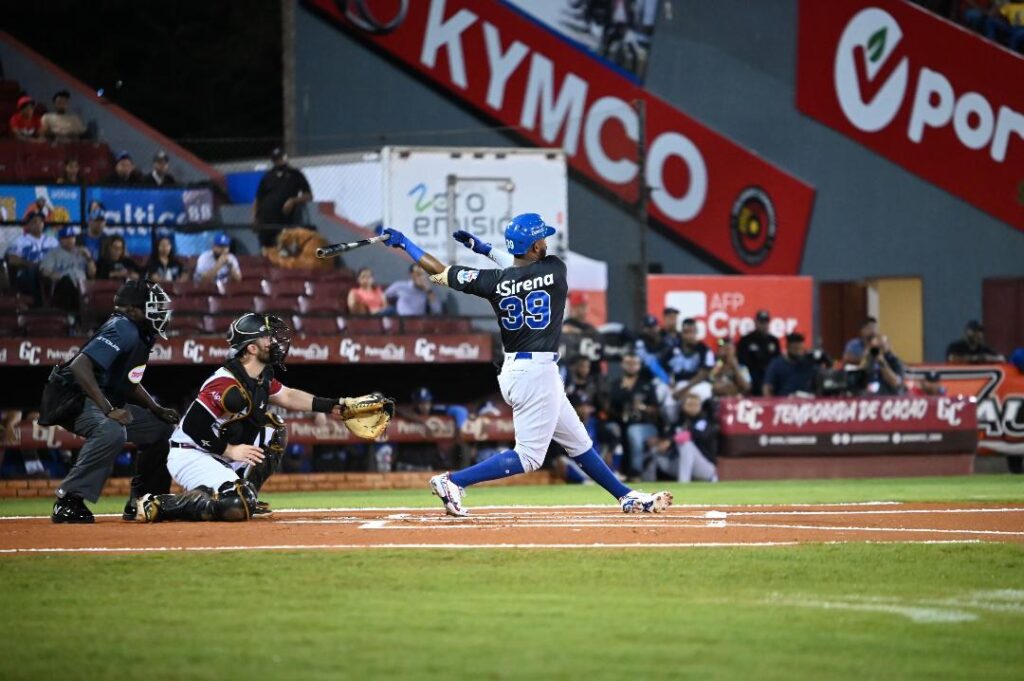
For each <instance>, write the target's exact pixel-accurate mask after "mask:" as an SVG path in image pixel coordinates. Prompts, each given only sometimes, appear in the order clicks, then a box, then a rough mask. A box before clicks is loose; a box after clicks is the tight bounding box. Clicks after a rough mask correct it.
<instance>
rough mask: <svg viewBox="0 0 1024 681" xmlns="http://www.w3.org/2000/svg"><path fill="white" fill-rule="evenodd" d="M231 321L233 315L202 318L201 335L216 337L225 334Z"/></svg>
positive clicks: (233, 318)
mask: <svg viewBox="0 0 1024 681" xmlns="http://www.w3.org/2000/svg"><path fill="white" fill-rule="evenodd" d="M233 321H235V316H234V315H206V316H205V317H203V333H208V334H212V335H218V336H220V335H223V334H226V333H227V332H228V329H229V328H231V322H233Z"/></svg>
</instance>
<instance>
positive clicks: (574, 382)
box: [565, 355, 606, 442]
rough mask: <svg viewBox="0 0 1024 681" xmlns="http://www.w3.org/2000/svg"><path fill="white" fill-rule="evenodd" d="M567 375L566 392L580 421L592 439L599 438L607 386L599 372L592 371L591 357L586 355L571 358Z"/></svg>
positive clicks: (596, 439)
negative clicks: (600, 418) (599, 426)
mask: <svg viewBox="0 0 1024 681" xmlns="http://www.w3.org/2000/svg"><path fill="white" fill-rule="evenodd" d="M567 364H568V371H567V372H566V375H565V394H566V396H567V397H568V398H569V402H570V404H572V405H573V407H574V408H575V409H576V413H577V414H579V417H580V421H581V422H582V423H583V425H584V426H585V427H586V429H587V432H588V433H590V439H591V440H593V441H594V442H597V441H598V439H602V440H604V439H606V438H599V437H598V421H599V419H598V412H600V411H601V410H602V409H604V402H605V398H606V394H605V393H606V388H605V385H604V381H603V379H602V377H601V375H600V374H599V373H596V372H594V371H592V366H591V362H590V359H589V358H588V357H587V356H585V355H575V356H573V357H570V358H569V361H568V362H567Z"/></svg>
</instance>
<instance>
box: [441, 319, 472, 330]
mask: <svg viewBox="0 0 1024 681" xmlns="http://www.w3.org/2000/svg"><path fill="white" fill-rule="evenodd" d="M433 324H434V333H471V332H472V331H473V322H472V321H471V320H469V319H464V318H459V317H435V318H434V319H433Z"/></svg>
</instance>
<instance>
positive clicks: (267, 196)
mask: <svg viewBox="0 0 1024 681" xmlns="http://www.w3.org/2000/svg"><path fill="white" fill-rule="evenodd" d="M270 159H271V161H272V162H273V164H274V166H273V167H272V168H271V169H270V170H268V171H267V172H266V174H265V175H264V176H263V177H262V178H261V179H260V184H259V187H258V188H257V189H256V200H255V201H254V202H253V204H252V221H253V224H254V228H255V229H257V231H258V236H259V240H260V246H262V247H263V248H264V249H267V248H274V246H275V245H276V243H277V235H278V234H280V233H281V229H283V228H284V227H286V226H295V225H298V224H299V223H300V219H301V209H302V207H303V206H304V205H305V204H307V203H309V202H310V201H311V200H312V199H313V192H312V190H311V189H310V188H309V181H308V180H307V179H306V176H305V175H303V174H302V171H301V170H299V169H298V168H294V167H292V166H290V165H288V154H286V153H284V151H283V150H282V149H281V148H276V149H274V150H273V151H271V152H270ZM266 225H271V227H270V228H269V229H268V228H267V227H266Z"/></svg>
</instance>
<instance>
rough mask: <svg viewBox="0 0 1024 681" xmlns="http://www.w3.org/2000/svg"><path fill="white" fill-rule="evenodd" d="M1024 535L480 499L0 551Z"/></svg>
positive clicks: (939, 524) (915, 510)
mask: <svg viewBox="0 0 1024 681" xmlns="http://www.w3.org/2000/svg"><path fill="white" fill-rule="evenodd" d="M893 541H897V542H915V543H946V542H955V543H974V542H1014V543H1024V506H1019V505H1010V504H1003V505H977V504H955V505H949V504H898V503H889V502H874V503H863V504H840V505H807V506H800V505H797V506H716V507H714V508H711V507H693V506H676V507H673V508H672V509H671V510H670V511H669V512H668V513H664V514H660V515H623V514H622V513H621V512H619V511H618V509H617V508H614V507H592V506H572V507H537V506H534V507H519V506H511V507H480V508H476V509H473V515H472V516H471V517H469V518H449V517H447V516H445V515H443V514H442V513H441V512H440V511H439V510H437V509H397V508H388V509H321V510H296V511H277V512H275V513H274V514H273V515H272V516H270V517H265V518H257V519H254V520H253V521H250V522H248V523H244V524H227V523H157V524H142V523H126V522H124V521H122V520H121V519H120V517H119V516H103V517H100V518H98V519H97V522H96V524H95V525H53V524H51V523H50V521H49V519H48V518H40V517H35V518H3V519H0V553H2V554H12V553H48V552H61V553H63V552H94V553H115V552H116V553H120V552H135V551H138V552H151V551H221V550H285V549H363V548H452V549H456V548H474V547H492V548H573V547H576V548H618V547H622V548H670V547H690V546H742V545H751V546H776V545H791V544H800V543H808V542H812V543H814V542H817V543H821V542H893Z"/></svg>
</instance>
